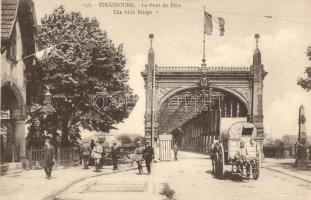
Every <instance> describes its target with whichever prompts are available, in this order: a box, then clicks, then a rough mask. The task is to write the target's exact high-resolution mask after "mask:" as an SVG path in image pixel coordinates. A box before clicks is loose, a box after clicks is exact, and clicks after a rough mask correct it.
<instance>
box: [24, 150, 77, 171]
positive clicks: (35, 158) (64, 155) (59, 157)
mask: <svg viewBox="0 0 311 200" xmlns="http://www.w3.org/2000/svg"><path fill="white" fill-rule="evenodd" d="M42 150H43V147H30V148H29V149H28V150H27V157H28V160H29V167H30V169H40V168H42V166H43V153H42ZM54 153H55V160H56V164H57V165H62V166H72V165H75V164H78V163H79V160H80V152H79V149H77V148H74V147H56V148H55V152H54Z"/></svg>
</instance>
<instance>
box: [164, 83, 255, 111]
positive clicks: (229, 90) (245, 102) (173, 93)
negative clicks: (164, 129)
mask: <svg viewBox="0 0 311 200" xmlns="http://www.w3.org/2000/svg"><path fill="white" fill-rule="evenodd" d="M210 87H211V88H214V89H218V90H220V91H224V92H228V93H230V94H231V95H233V96H235V97H237V98H238V99H239V100H240V101H241V102H242V103H243V105H244V106H245V107H246V109H247V113H248V114H250V105H249V104H248V102H247V100H246V99H245V97H244V96H242V95H241V94H240V93H238V92H236V91H234V90H232V89H230V88H226V87H222V86H210ZM195 88H198V86H187V87H181V88H177V89H175V90H172V91H170V92H168V93H167V94H165V95H164V96H163V97H162V98H161V99H160V101H159V103H158V111H159V109H160V108H161V106H162V105H163V103H164V102H165V101H166V100H168V99H170V98H171V97H173V96H174V95H175V94H178V93H180V92H183V91H186V90H191V89H195Z"/></svg>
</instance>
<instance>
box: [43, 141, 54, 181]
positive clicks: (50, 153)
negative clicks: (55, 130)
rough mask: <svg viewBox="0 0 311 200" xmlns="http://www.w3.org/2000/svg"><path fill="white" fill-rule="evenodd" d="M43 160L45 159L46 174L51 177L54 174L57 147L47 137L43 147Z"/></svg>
mask: <svg viewBox="0 0 311 200" xmlns="http://www.w3.org/2000/svg"><path fill="white" fill-rule="evenodd" d="M42 154H43V161H44V171H45V174H46V178H47V179H50V178H51V175H52V167H53V165H54V163H55V159H54V156H55V148H54V146H53V145H51V139H50V138H49V137H47V138H46V139H45V145H44V147H43V152H42Z"/></svg>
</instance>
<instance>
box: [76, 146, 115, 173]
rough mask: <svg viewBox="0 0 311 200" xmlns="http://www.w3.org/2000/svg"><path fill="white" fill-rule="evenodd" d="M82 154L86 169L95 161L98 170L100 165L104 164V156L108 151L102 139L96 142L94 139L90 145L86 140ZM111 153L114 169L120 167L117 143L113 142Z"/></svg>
mask: <svg viewBox="0 0 311 200" xmlns="http://www.w3.org/2000/svg"><path fill="white" fill-rule="evenodd" d="M81 154H82V161H83V166H84V169H88V166H89V165H90V162H92V163H91V164H93V163H94V165H95V169H96V170H97V171H98V170H99V167H100V166H101V165H102V163H101V162H102V159H103V157H104V156H107V152H105V151H104V148H103V145H102V141H96V143H95V144H94V141H91V144H90V145H89V144H88V143H87V142H84V143H83V145H82V148H81ZM110 155H111V158H112V163H113V170H117V169H118V162H117V161H118V155H119V151H118V147H117V143H116V142H114V143H113V147H112V148H111V151H110Z"/></svg>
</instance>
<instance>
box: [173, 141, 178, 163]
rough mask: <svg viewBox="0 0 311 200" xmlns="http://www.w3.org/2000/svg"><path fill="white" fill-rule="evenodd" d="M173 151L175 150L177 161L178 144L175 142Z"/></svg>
mask: <svg viewBox="0 0 311 200" xmlns="http://www.w3.org/2000/svg"><path fill="white" fill-rule="evenodd" d="M173 149H174V160H177V153H178V146H177V142H175V144H174V147H173Z"/></svg>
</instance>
